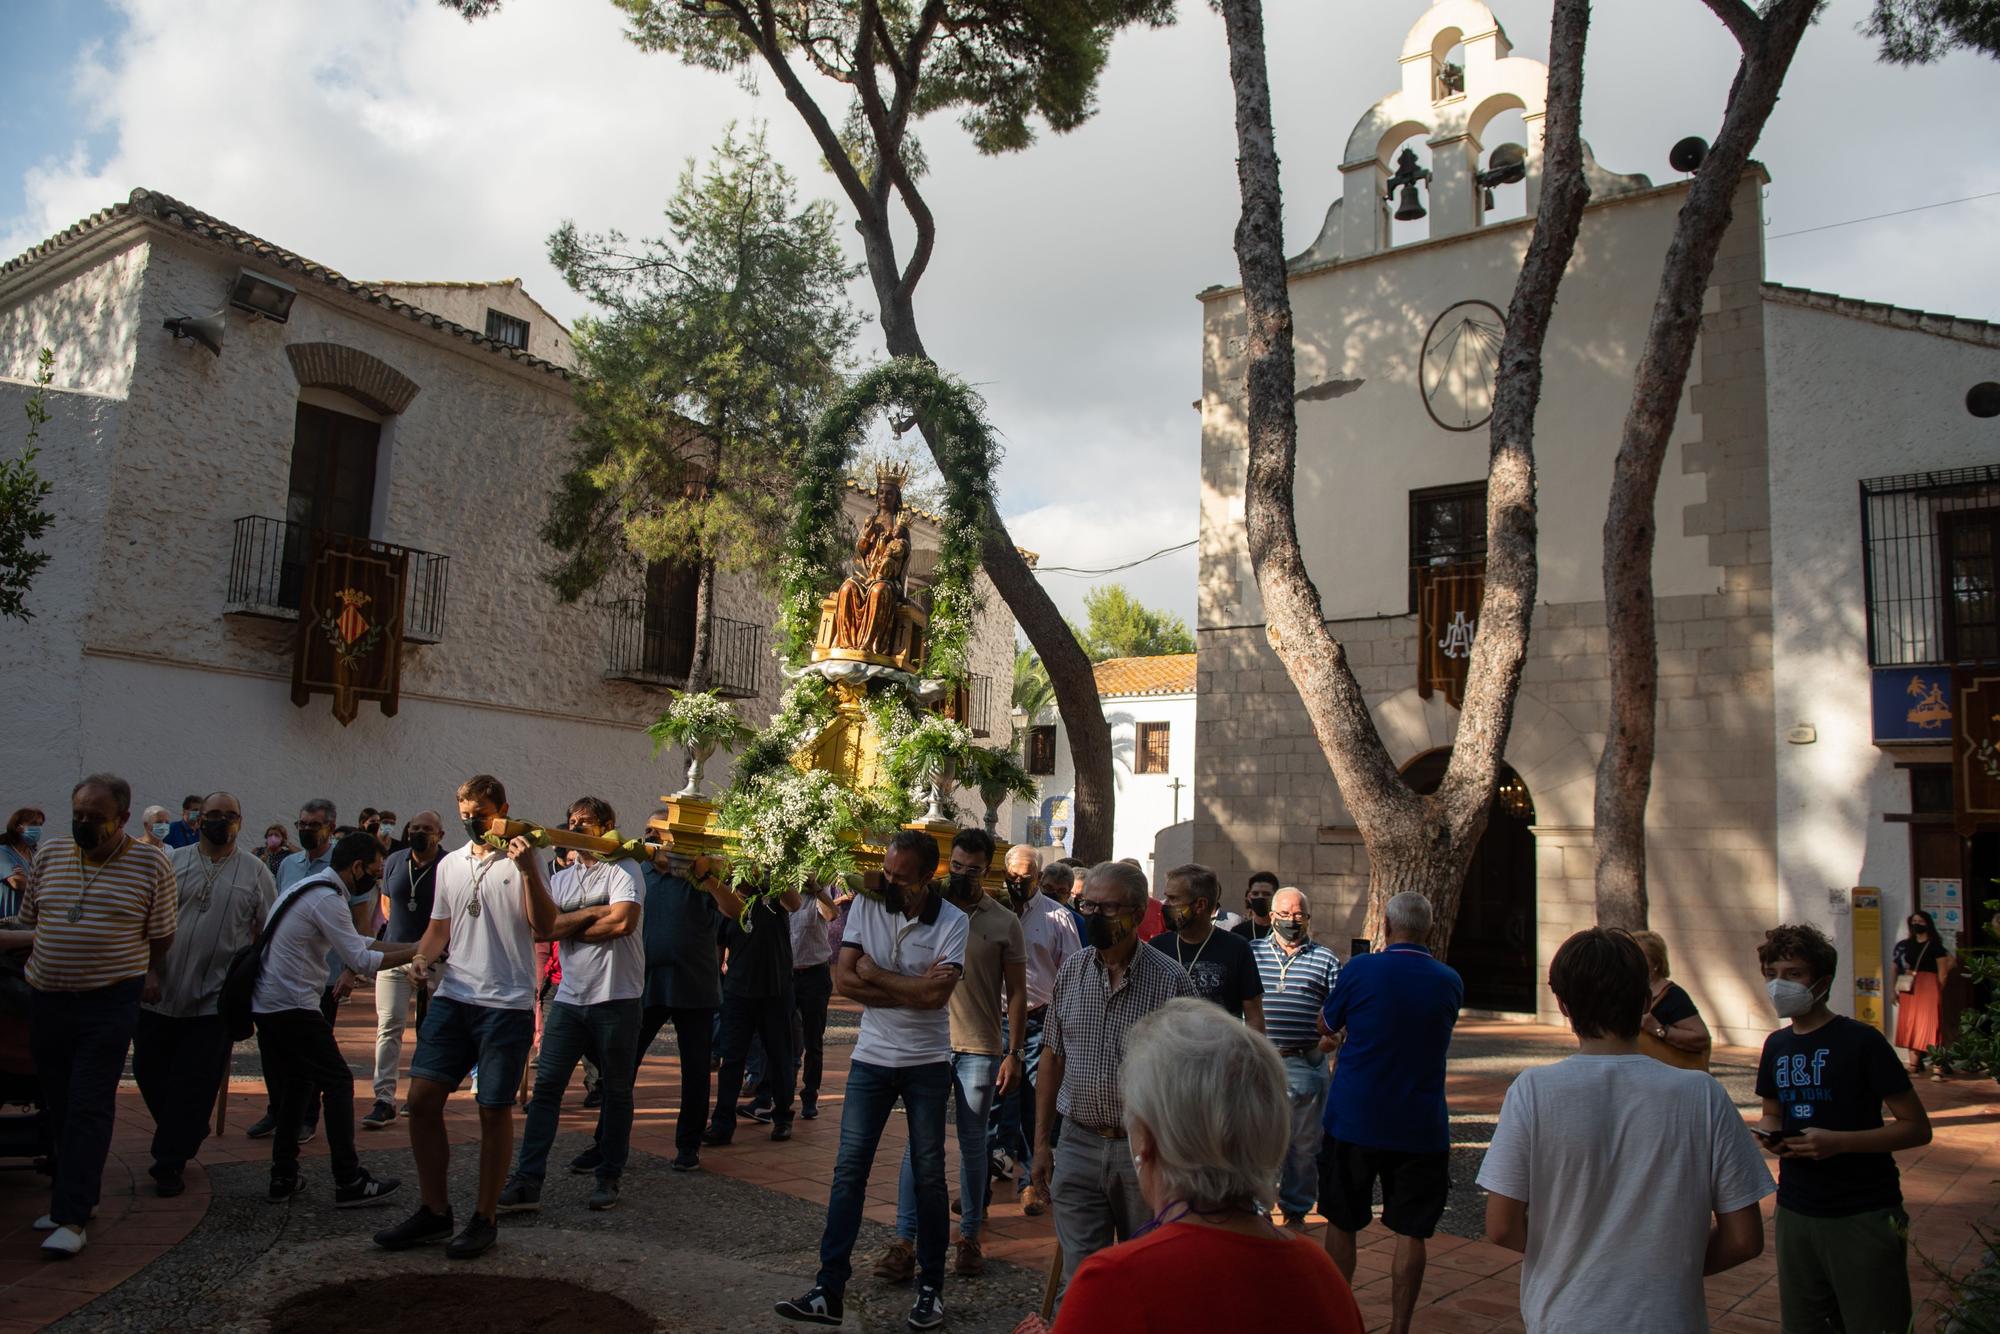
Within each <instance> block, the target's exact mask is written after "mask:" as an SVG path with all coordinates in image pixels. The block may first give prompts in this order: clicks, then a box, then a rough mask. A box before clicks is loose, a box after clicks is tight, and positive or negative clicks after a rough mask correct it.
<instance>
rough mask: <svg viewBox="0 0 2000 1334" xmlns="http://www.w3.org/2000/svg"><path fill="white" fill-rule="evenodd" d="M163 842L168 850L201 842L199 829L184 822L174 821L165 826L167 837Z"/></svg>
mask: <svg viewBox="0 0 2000 1334" xmlns="http://www.w3.org/2000/svg"><path fill="white" fill-rule="evenodd" d="M163 841H164V842H165V843H166V845H167V846H168V847H170V848H185V847H188V846H190V845H191V844H195V843H199V842H200V841H201V829H200V827H199V826H196V825H191V824H189V823H188V822H187V821H186V820H176V821H174V822H173V823H172V824H170V825H168V826H167V836H166V838H165V840H163Z"/></svg>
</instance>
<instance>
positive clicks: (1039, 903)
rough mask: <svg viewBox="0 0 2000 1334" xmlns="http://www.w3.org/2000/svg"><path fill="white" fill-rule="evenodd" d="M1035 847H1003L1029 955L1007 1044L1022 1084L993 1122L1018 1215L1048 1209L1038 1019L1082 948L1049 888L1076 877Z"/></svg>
mask: <svg viewBox="0 0 2000 1334" xmlns="http://www.w3.org/2000/svg"><path fill="white" fill-rule="evenodd" d="M1040 863H1041V857H1040V855H1039V854H1038V853H1036V852H1035V850H1034V849H1033V848H1029V847H1025V846H1023V845H1021V844H1019V843H1016V844H1015V845H1014V846H1013V847H1011V848H1009V849H1007V860H1006V861H1005V863H1003V866H1004V868H1005V871H1006V881H1007V901H1008V902H1009V903H1011V904H1012V905H1013V907H1014V911H1015V913H1016V914H1017V915H1018V916H1019V917H1020V919H1021V939H1022V943H1023V944H1024V946H1025V947H1026V949H1027V957H1028V977H1027V993H1028V1012H1027V1019H1026V1022H1025V1023H1024V1025H1023V1027H1024V1028H1025V1030H1026V1032H1025V1034H1024V1035H1023V1036H1022V1037H1021V1038H1019V1039H1016V1038H1014V1036H1013V1035H1012V1034H1011V1033H1009V1035H1008V1045H1009V1046H1010V1048H1012V1049H1013V1050H1015V1051H1018V1052H1020V1053H1021V1082H1020V1083H1019V1084H1017V1085H1015V1086H1014V1087H1013V1088H1012V1089H1010V1090H1008V1093H1007V1096H1006V1097H1005V1098H1003V1099H1001V1102H1000V1110H999V1115H998V1118H997V1125H996V1128H995V1129H996V1136H997V1141H996V1142H997V1144H998V1147H999V1148H1001V1149H1002V1150H1004V1151H1005V1152H1006V1153H1007V1154H1008V1155H1010V1156H1011V1157H1012V1158H1013V1159H1014V1177H1015V1182H1014V1184H1015V1186H1016V1188H1017V1190H1018V1191H1019V1194H1020V1198H1021V1212H1022V1213H1024V1214H1027V1215H1028V1216H1029V1217H1031V1218H1033V1217H1039V1216H1040V1215H1041V1214H1043V1213H1046V1212H1047V1211H1048V1205H1049V1202H1048V1201H1047V1200H1045V1199H1043V1198H1042V1196H1041V1192H1039V1191H1037V1190H1036V1189H1035V1186H1034V1181H1033V1179H1032V1176H1033V1172H1034V1166H1035V1154H1034V1147H1035V1075H1036V1073H1037V1072H1038V1071H1039V1070H1040V1069H1041V1065H1042V1020H1043V1018H1044V1017H1045V1015H1046V1013H1047V1011H1048V1008H1049V997H1050V996H1051V995H1053V994H1054V992H1055V985H1056V974H1057V973H1059V972H1061V971H1062V966H1063V961H1064V960H1065V959H1067V958H1069V956H1070V955H1072V954H1074V953H1076V952H1077V950H1079V949H1081V948H1082V947H1083V942H1082V941H1081V940H1079V939H1078V938H1077V934H1076V914H1075V913H1073V912H1071V911H1070V910H1069V908H1068V907H1067V906H1066V905H1065V903H1064V902H1063V900H1062V899H1060V898H1057V897H1056V895H1055V894H1052V893H1050V890H1051V889H1055V890H1058V891H1063V892H1066V891H1068V890H1069V889H1070V888H1071V887H1072V886H1073V885H1074V883H1075V880H1076V873H1075V872H1074V871H1072V870H1071V869H1070V868H1069V867H1068V866H1067V865H1065V864H1063V863H1062V862H1054V863H1052V864H1050V865H1049V866H1048V867H1046V868H1044V867H1042V866H1041V864H1040Z"/></svg>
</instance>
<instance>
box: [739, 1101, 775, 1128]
mask: <svg viewBox="0 0 2000 1334" xmlns="http://www.w3.org/2000/svg"><path fill="white" fill-rule="evenodd" d="M736 1114H737V1115H738V1116H741V1117H745V1118H747V1119H749V1120H751V1121H755V1122H757V1123H758V1124H760V1125H767V1126H768V1125H770V1124H771V1104H769V1103H755V1102H739V1103H737V1104H736Z"/></svg>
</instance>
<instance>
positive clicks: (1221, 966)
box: [1149, 862, 1264, 1033]
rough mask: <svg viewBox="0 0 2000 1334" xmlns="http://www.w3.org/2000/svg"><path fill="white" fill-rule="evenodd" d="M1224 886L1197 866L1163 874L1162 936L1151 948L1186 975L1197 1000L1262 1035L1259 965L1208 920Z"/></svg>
mask: <svg viewBox="0 0 2000 1334" xmlns="http://www.w3.org/2000/svg"><path fill="white" fill-rule="evenodd" d="M1221 897H1222V886H1221V885H1220V884H1218V883H1217V882H1216V879H1215V872H1213V871H1211V870H1209V869H1208V868H1207V867H1206V866H1203V865H1201V864H1200V863H1199V862H1189V863H1188V864H1187V865H1185V866H1176V867H1175V868H1174V869H1173V870H1171V871H1169V872H1167V896H1166V901H1165V902H1164V903H1163V904H1162V905H1161V911H1162V914H1163V915H1164V918H1165V922H1166V930H1165V931H1163V932H1161V933H1160V934H1159V935H1157V936H1154V937H1153V939H1152V940H1151V941H1150V942H1149V943H1150V944H1151V945H1152V947H1153V948H1154V949H1156V950H1159V951H1160V952H1162V953H1164V954H1171V955H1172V956H1173V958H1174V962H1175V963H1176V964H1178V965H1180V967H1181V968H1183V969H1185V970H1186V972H1187V975H1188V980H1189V981H1191V982H1193V983H1194V989H1195V994H1196V995H1198V996H1201V997H1203V998H1204V999H1206V1000H1212V1001H1214V1002H1215V1003H1216V1004H1217V1005H1220V1006H1221V1007H1222V1008H1223V1009H1225V1010H1227V1011H1229V1013H1230V1014H1231V1015H1233V1016H1234V1017H1236V1018H1238V1019H1241V1020H1242V1021H1243V1022H1244V1023H1246V1024H1248V1025H1250V1027H1251V1028H1253V1029H1255V1030H1256V1031H1257V1032H1259V1033H1261V1032H1263V1031H1264V982H1263V979H1262V978H1261V977H1260V976H1259V975H1258V973H1257V961H1256V960H1255V959H1253V958H1252V957H1251V955H1250V945H1249V943H1248V942H1247V941H1245V940H1244V939H1243V937H1241V936H1233V935H1231V934H1229V932H1227V931H1223V930H1221V929H1219V928H1218V927H1217V926H1216V925H1215V923H1214V921H1213V920H1211V918H1210V914H1211V913H1213V912H1214V911H1215V904H1216V900H1218V899H1220V898H1221Z"/></svg>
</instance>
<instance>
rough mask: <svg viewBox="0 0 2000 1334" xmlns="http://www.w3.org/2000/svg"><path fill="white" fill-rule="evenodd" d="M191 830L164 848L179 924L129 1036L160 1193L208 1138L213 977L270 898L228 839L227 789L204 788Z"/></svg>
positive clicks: (216, 1058)
mask: <svg viewBox="0 0 2000 1334" xmlns="http://www.w3.org/2000/svg"><path fill="white" fill-rule="evenodd" d="M194 827H195V831H196V836H197V838H198V840H199V841H198V842H195V843H193V844H190V845H189V846H187V847H181V848H175V849H174V850H173V852H172V853H171V854H169V855H168V860H169V861H170V862H172V863H173V868H174V880H175V883H176V884H177V885H178V886H179V890H180V918H179V921H180V925H179V928H178V929H177V930H176V931H175V933H174V943H173V948H171V949H169V950H168V951H167V957H166V958H165V959H164V960H162V961H161V963H160V998H159V999H158V1000H155V1001H149V1002H147V1003H145V1004H143V1005H141V1006H140V1007H139V1027H138V1030H137V1032H135V1033H134V1034H133V1039H132V1078H133V1079H134V1080H136V1081H137V1082H138V1085H139V1093H140V1095H141V1096H143V1097H144V1098H145V1100H146V1109H147V1110H148V1111H150V1112H151V1113H152V1114H153V1166H152V1169H151V1172H152V1177H153V1182H154V1188H155V1189H156V1190H157V1191H158V1192H159V1194H160V1195H162V1196H167V1197H171V1196H175V1195H179V1194H180V1193H181V1192H182V1191H184V1190H186V1189H187V1186H186V1183H185V1182H184V1180H183V1174H184V1173H185V1171H186V1169H187V1164H188V1160H189V1159H191V1158H193V1157H194V1154H195V1150H196V1149H198V1148H200V1147H201V1142H202V1140H204V1139H206V1138H207V1137H208V1125H209V1121H210V1119H211V1118H212V1117H213V1116H214V1114H215V1095H216V1092H217V1090H219V1089H220V1088H221V1087H222V1081H223V1079H224V1077H225V1076H227V1074H228V1072H229V1052H230V1042H229V1028H228V1025H227V1024H226V1023H225V1022H224V1020H223V1018H222V1013H221V1007H222V979H223V977H224V976H225V975H227V973H228V972H229V963H230V960H232V959H234V958H235V957H236V952H237V951H238V950H240V949H242V948H243V947H244V946H245V945H248V944H249V943H250V942H252V941H253V940H255V939H257V933H258V931H260V930H261V929H262V928H263V926H264V919H265V918H266V917H267V916H268V915H269V914H270V911H271V904H272V903H273V902H274V901H275V899H276V897H277V891H276V890H275V888H274V887H273V886H272V883H271V871H270V868H269V867H267V866H265V865H264V863H263V862H262V861H261V860H259V859H258V858H256V857H253V856H251V855H250V854H249V853H247V852H243V851H241V850H239V849H238V848H237V846H236V836H237V834H238V833H239V832H240V831H241V830H242V828H243V808H242V806H241V805H240V804H239V803H238V802H237V800H236V798H235V797H234V796H232V795H231V794H229V793H227V792H211V793H209V794H208V796H207V797H206V798H204V799H203V801H202V803H201V810H200V813H199V814H198V815H197V816H196V818H195V822H194Z"/></svg>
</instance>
